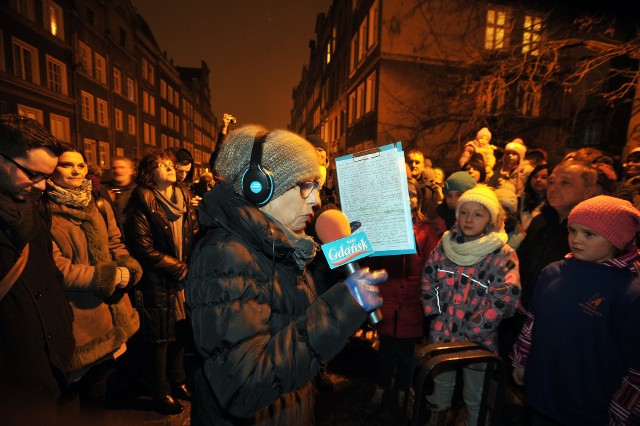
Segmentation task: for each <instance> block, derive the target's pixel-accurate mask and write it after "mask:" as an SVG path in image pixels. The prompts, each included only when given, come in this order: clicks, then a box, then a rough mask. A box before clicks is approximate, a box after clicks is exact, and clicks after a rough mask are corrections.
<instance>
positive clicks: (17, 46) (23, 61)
mask: <svg viewBox="0 0 640 426" xmlns="http://www.w3.org/2000/svg"><path fill="white" fill-rule="evenodd" d="M13 73H14V75H15V76H16V77H18V78H21V79H23V80H26V81H30V82H31V83H35V84H40V73H39V71H38V50H37V49H36V48H35V47H33V46H30V45H28V44H27V43H25V42H23V41H21V40H18V39H16V38H14V39H13Z"/></svg>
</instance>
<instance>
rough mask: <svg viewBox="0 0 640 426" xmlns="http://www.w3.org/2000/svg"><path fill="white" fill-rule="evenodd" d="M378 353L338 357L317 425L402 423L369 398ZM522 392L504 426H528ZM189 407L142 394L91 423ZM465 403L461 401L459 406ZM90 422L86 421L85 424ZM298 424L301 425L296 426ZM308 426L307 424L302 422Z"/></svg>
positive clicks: (145, 421)
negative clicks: (157, 406) (167, 405)
mask: <svg viewBox="0 0 640 426" xmlns="http://www.w3.org/2000/svg"><path fill="white" fill-rule="evenodd" d="M375 360H376V353H375V351H374V350H373V349H372V348H371V347H370V346H367V345H364V344H362V343H360V342H359V341H354V342H353V343H350V344H349V345H347V347H346V348H345V349H344V350H343V351H342V352H341V353H340V354H339V355H338V356H337V357H336V359H334V360H333V361H332V362H331V363H330V364H329V367H328V373H329V374H328V376H329V378H330V380H331V389H329V388H327V387H320V388H319V393H318V398H317V404H316V424H317V426H359V425H362V426H364V425H370V426H383V425H394V426H396V425H401V424H402V422H401V421H400V419H401V417H400V415H399V412H398V409H397V407H395V406H394V404H392V403H385V404H383V406H382V407H381V408H380V409H377V410H373V409H371V408H370V407H369V405H368V401H369V399H370V398H371V396H372V395H373V390H374V386H373V372H374V369H375ZM194 363H195V357H187V358H186V361H185V364H186V365H187V372H188V373H189V372H190V370H191V369H192V367H193V364H194ZM521 397H522V396H521V394H520V393H519V391H518V389H515V388H512V387H510V388H509V389H508V391H507V401H508V403H507V404H505V420H504V421H503V422H502V425H504V426H526V424H527V423H526V422H525V421H524V419H523V411H522V407H521V405H522V402H521ZM183 405H184V406H185V410H184V412H183V413H182V414H180V415H176V416H164V415H162V414H159V413H156V412H155V411H153V409H152V407H151V400H150V398H149V397H148V396H144V395H142V396H140V397H138V399H137V400H136V401H135V402H134V403H133V404H132V405H129V406H126V407H120V408H115V407H111V408H109V409H108V410H107V411H106V414H105V416H104V418H101V419H97V421H95V422H91V426H105V425H106V426H111V425H113V426H116V425H125V426H128V425H170V426H178V425H180V426H182V425H189V424H190V421H189V417H190V405H189V403H188V402H183ZM460 406H461V404H458V406H457V407H458V408H459V407H460ZM85 424H86V423H85ZM449 424H450V425H453V426H462V425H463V424H464V409H463V408H462V409H458V410H456V411H454V412H452V413H451V418H450V422H449ZM295 426H298V425H295ZM300 426H306V425H300Z"/></svg>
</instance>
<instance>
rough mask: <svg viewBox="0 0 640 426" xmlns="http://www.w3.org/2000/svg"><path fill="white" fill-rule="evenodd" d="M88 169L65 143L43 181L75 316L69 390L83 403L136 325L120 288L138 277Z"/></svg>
mask: <svg viewBox="0 0 640 426" xmlns="http://www.w3.org/2000/svg"><path fill="white" fill-rule="evenodd" d="M87 172H88V166H87V163H86V161H85V158H84V156H83V155H82V153H81V152H79V151H78V150H77V149H76V148H75V147H73V146H69V147H68V149H67V151H66V152H64V153H62V155H60V157H59V159H58V165H57V166H56V169H55V170H54V174H53V177H52V178H51V179H49V180H48V181H47V189H46V192H45V197H44V207H45V213H46V215H45V217H48V218H49V219H50V221H51V236H52V239H53V257H54V260H55V262H56V265H57V267H58V269H59V270H60V271H61V272H62V274H63V276H64V280H63V282H64V289H65V292H66V295H67V299H68V300H69V303H70V304H71V308H72V310H73V314H74V319H73V334H74V337H75V340H76V348H75V351H74V355H73V358H72V361H71V365H70V366H69V381H70V382H71V383H72V384H71V389H72V390H73V391H74V392H78V393H79V394H80V397H81V398H80V400H81V402H82V401H92V402H96V401H102V400H103V399H104V395H105V393H106V372H107V368H106V366H107V365H108V364H105V362H106V361H110V360H113V359H115V358H116V357H117V356H119V355H120V354H122V353H123V352H124V351H125V350H126V345H125V343H126V341H127V340H128V339H129V338H130V337H131V336H132V335H133V334H134V333H135V332H136V331H137V330H138V328H139V326H140V321H139V318H138V314H137V312H136V311H135V310H134V309H133V308H132V306H131V302H130V300H129V296H128V295H127V294H126V289H127V288H128V287H129V286H131V285H134V284H136V283H137V282H138V281H139V279H140V276H141V275H142V269H141V267H140V264H139V263H138V262H137V261H136V260H135V259H134V258H133V257H131V256H129V253H128V251H127V250H126V248H125V246H124V244H122V242H121V238H120V230H119V229H118V226H117V223H116V220H115V216H114V214H113V210H112V209H111V207H110V206H109V203H107V202H104V201H103V200H102V199H101V198H99V195H97V192H96V191H92V183H91V180H89V179H86V177H85V176H86V174H87ZM92 405H93V404H92ZM81 406H82V404H81Z"/></svg>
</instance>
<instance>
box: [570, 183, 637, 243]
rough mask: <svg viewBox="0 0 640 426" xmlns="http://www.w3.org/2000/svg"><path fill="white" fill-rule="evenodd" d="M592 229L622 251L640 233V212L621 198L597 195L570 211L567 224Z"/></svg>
mask: <svg viewBox="0 0 640 426" xmlns="http://www.w3.org/2000/svg"><path fill="white" fill-rule="evenodd" d="M572 223H579V224H580V225H584V226H586V227H588V228H591V229H593V230H594V231H596V232H597V233H598V234H600V235H602V236H603V237H604V238H606V239H607V241H609V242H610V243H611V244H613V246H614V247H616V248H617V249H620V250H624V249H625V248H626V247H627V246H628V245H629V243H630V242H631V241H633V240H634V239H635V237H636V234H637V232H638V231H640V212H639V211H638V210H637V209H636V208H635V207H633V205H631V203H630V202H628V201H626V200H623V199H622V198H617V197H610V196H608V195H598V196H596V197H592V198H589V199H587V200H585V201H583V202H581V203H580V204H578V205H577V206H575V207H574V208H573V210H571V213H569V221H568V224H569V225H571V224H572Z"/></svg>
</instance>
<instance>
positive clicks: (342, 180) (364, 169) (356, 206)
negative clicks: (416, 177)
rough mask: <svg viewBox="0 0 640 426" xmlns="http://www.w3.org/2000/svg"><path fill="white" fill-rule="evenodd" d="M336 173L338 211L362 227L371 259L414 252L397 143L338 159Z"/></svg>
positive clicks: (401, 154)
mask: <svg viewBox="0 0 640 426" xmlns="http://www.w3.org/2000/svg"><path fill="white" fill-rule="evenodd" d="M336 171H337V175H338V185H339V188H340V204H341V208H342V211H343V213H344V214H345V215H346V216H347V218H349V221H352V222H353V221H358V222H360V223H361V224H362V226H361V228H360V230H362V232H365V233H366V235H367V237H368V238H369V241H370V242H371V245H372V247H373V249H374V250H375V253H374V254H373V256H387V255H393V254H405V253H415V238H414V236H413V223H412V221H411V208H410V206H409V201H408V197H407V175H406V172H405V165H404V153H403V152H402V145H401V143H400V142H396V143H395V144H390V145H385V146H383V147H379V148H374V149H373V150H367V151H362V152H359V153H356V154H353V155H347V156H344V157H339V158H337V159H336Z"/></svg>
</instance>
